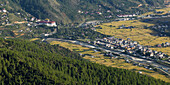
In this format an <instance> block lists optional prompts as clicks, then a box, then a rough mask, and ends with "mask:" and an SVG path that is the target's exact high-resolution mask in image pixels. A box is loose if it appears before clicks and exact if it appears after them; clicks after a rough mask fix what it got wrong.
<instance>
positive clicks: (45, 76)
mask: <svg viewBox="0 0 170 85" xmlns="http://www.w3.org/2000/svg"><path fill="white" fill-rule="evenodd" d="M0 56H1V57H0V74H1V75H0V83H1V84H62V85H65V84H72V85H76V84H78V85H82V84H85V85H94V84H99V85H104V84H107V85H108V84H115V85H125V84H126V85H136V84H137V85H148V84H149V85H156V84H157V85H166V84H168V83H165V82H163V81H161V80H156V79H154V78H152V77H148V76H146V75H140V74H138V73H135V72H131V71H128V70H123V69H117V68H112V67H106V66H103V65H98V64H94V63H91V62H88V61H85V60H83V59H82V58H81V57H80V56H79V55H78V54H76V53H74V52H71V51H69V50H67V49H65V48H62V47H59V46H57V45H55V46H50V45H47V44H43V43H37V42H34V43H31V42H29V41H23V40H17V39H14V40H4V39H0Z"/></svg>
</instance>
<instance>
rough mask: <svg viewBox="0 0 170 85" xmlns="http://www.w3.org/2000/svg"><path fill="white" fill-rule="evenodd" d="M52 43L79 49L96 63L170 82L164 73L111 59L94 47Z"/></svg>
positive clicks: (73, 49)
mask: <svg viewBox="0 0 170 85" xmlns="http://www.w3.org/2000/svg"><path fill="white" fill-rule="evenodd" d="M50 43H51V45H54V44H59V45H60V46H62V47H65V48H68V49H70V50H72V51H77V52H79V53H80V54H84V55H85V56H84V57H83V58H84V59H88V60H90V61H92V62H94V63H98V64H104V65H106V66H111V67H116V68H122V69H129V70H133V71H136V72H139V71H141V72H142V74H146V75H149V76H152V77H154V78H157V79H161V80H164V81H166V82H170V78H167V77H165V76H164V75H161V74H159V73H158V72H155V71H153V70H148V69H146V68H143V67H138V66H134V65H132V64H131V63H126V62H125V60H124V59H110V58H109V57H106V56H104V55H103V54H101V52H99V51H94V50H93V49H90V48H86V47H82V46H80V45H75V44H70V43H67V42H60V41H52V42H50Z"/></svg>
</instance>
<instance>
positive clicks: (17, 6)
mask: <svg viewBox="0 0 170 85" xmlns="http://www.w3.org/2000/svg"><path fill="white" fill-rule="evenodd" d="M1 2H3V3H4V2H5V3H7V4H8V5H9V6H8V7H9V8H10V9H11V10H21V9H22V10H24V11H26V12H28V13H30V14H32V15H33V16H35V17H37V18H42V19H45V18H50V19H53V20H55V21H58V23H70V22H78V23H79V22H80V21H84V20H87V19H112V18H114V17H115V16H116V15H117V14H130V13H143V12H147V11H148V9H150V10H153V9H154V8H156V7H163V3H164V1H163V0H121V1H120V0H119V1H118V0H8V2H6V1H5V0H2V1H1Z"/></svg>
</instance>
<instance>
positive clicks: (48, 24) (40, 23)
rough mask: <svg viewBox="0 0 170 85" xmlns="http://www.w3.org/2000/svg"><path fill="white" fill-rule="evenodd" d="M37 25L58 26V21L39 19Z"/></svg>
mask: <svg viewBox="0 0 170 85" xmlns="http://www.w3.org/2000/svg"><path fill="white" fill-rule="evenodd" d="M37 25H46V26H49V27H56V26H57V25H56V22H55V21H39V22H37Z"/></svg>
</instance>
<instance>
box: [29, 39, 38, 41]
mask: <svg viewBox="0 0 170 85" xmlns="http://www.w3.org/2000/svg"><path fill="white" fill-rule="evenodd" d="M36 40H40V38H33V39H30V41H36Z"/></svg>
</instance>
